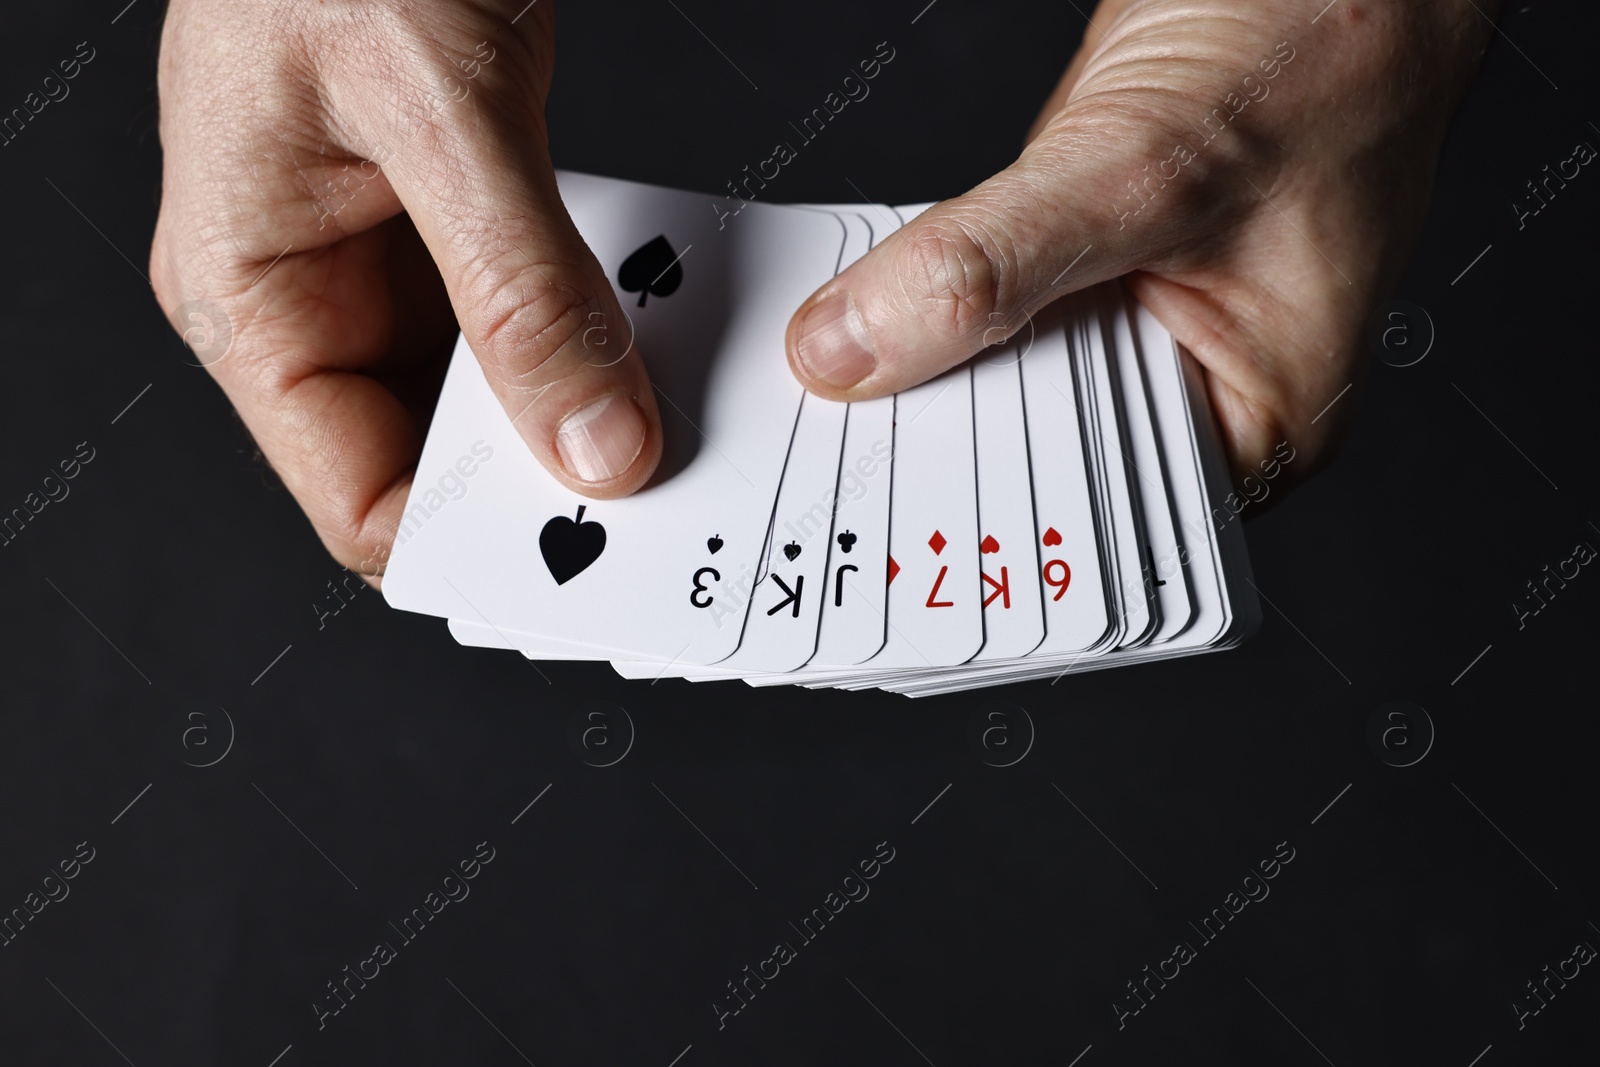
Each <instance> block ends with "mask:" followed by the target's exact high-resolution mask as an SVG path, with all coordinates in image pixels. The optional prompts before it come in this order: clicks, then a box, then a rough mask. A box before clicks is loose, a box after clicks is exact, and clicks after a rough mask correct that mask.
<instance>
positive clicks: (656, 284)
mask: <svg viewBox="0 0 1600 1067" xmlns="http://www.w3.org/2000/svg"><path fill="white" fill-rule="evenodd" d="M678 259H679V256H678V253H676V252H674V251H673V250H672V245H671V244H669V243H668V242H667V238H666V235H665V234H662V235H660V236H657V237H654V238H652V239H651V240H649V241H646V242H645V243H644V244H642V245H640V246H639V247H638V248H637V249H636V250H635V251H634V253H633V255H631V256H629V257H628V258H627V259H625V260H623V261H622V267H621V269H620V270H618V271H617V283H618V284H619V285H621V286H622V288H623V289H624V290H625V291H627V292H630V293H638V294H639V306H640V307H644V302H645V298H646V297H648V296H651V295H655V296H671V295H672V294H673V293H675V292H677V291H678V286H680V285H682V284H683V267H682V266H681V265H680V264H679V263H678Z"/></svg>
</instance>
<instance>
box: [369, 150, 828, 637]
mask: <svg viewBox="0 0 1600 1067" xmlns="http://www.w3.org/2000/svg"><path fill="white" fill-rule="evenodd" d="M559 180H560V184H561V193H562V198H563V200H564V201H565V202H566V204H567V207H568V210H569V211H570V212H571V214H572V217H573V219H574V221H575V222H576V223H577V225H578V229H579V232H580V233H581V234H582V235H583V237H584V239H585V240H586V241H587V242H588V244H589V246H590V247H591V248H592V249H593V250H594V252H595V254H596V256H597V257H598V258H599V260H600V262H601V264H602V265H603V266H604V267H605V269H606V271H607V274H608V276H609V277H610V278H611V279H612V281H613V282H614V283H615V284H616V285H617V287H618V290H619V292H618V296H619V298H620V299H621V303H622V306H623V308H624V309H625V311H626V312H627V314H628V317H629V320H630V327H631V332H632V334H633V339H634V340H635V341H636V343H637V347H638V350H639V351H640V352H641V354H642V355H643V357H644V359H645V361H646V363H647V365H648V367H649V370H650V375H651V380H652V383H653V385H654V386H655V388H656V393H657V401H658V403H659V406H660V410H661V415H662V421H663V427H664V430H665V437H666V446H667V448H666V455H665V456H664V458H663V460H662V464H661V468H660V469H659V470H658V472H657V474H656V476H655V477H654V478H653V479H652V480H651V482H650V484H649V485H647V486H646V487H645V488H644V489H642V490H641V491H639V492H638V493H636V494H634V495H633V496H631V497H628V498H626V499H623V500H614V501H592V500H587V499H585V498H583V497H581V496H579V495H577V494H575V493H572V492H570V491H568V490H566V489H565V488H563V487H562V486H560V485H559V484H558V483H557V482H556V481H555V480H554V479H553V478H551V477H550V476H549V475H548V474H547V473H546V472H545V471H544V470H543V469H542V468H541V467H540V466H539V464H538V463H537V461H536V460H534V458H533V456H532V455H531V454H530V453H529V452H528V450H527V449H526V447H525V446H523V445H522V443H521V440H520V438H519V437H518V435H517V433H516V430H515V427H514V426H513V425H512V423H511V419H510V417H509V416H508V415H507V413H506V412H505V411H504V409H503V408H501V406H500V404H499V402H498V401H497V400H496V399H495V397H494V395H493V394H492V393H491V392H490V390H489V386H488V382H487V381H486V380H485V378H484V376H483V372H482V370H481V369H480V368H479V366H478V363H477V361H476V359H474V358H473V356H472V354H471V352H470V351H469V350H468V349H467V347H466V345H465V344H464V343H462V344H459V345H458V346H457V349H456V353H455V357H454V359H453V360H452V363H451V366H450V370H449V372H448V375H447V377H446V382H445V387H444V391H443V393H442V395H441V397H440V401H439V405H438V408H437V410H436V412H435V415H434V422H433V427H432V429H431V430H430V433H429V436H428V440H427V443H426V444H425V446H424V448H423V456H422V459H421V461H420V463H419V465H418V474H417V480H416V484H415V486H414V487H413V490H412V494H411V498H410V500H408V501H407V507H406V519H407V521H406V523H404V524H403V525H402V528H401V535H400V537H398V538H397V540H396V545H395V548H394V551H393V553H392V554H391V559H390V564H389V571H388V574H387V576H386V578H385V581H384V595H385V597H386V599H388V601H389V602H390V603H391V604H392V605H394V606H396V607H400V608H405V609H407V610H412V611H420V612H424V613H426V614H434V615H441V616H444V617H447V618H448V617H461V618H463V619H467V620H473V619H477V620H481V621H482V622H483V623H485V624H487V625H489V626H490V627H491V628H494V629H497V630H500V631H503V632H505V633H508V634H512V633H517V632H520V633H525V634H534V635H541V636H548V637H554V638H558V639H560V640H564V641H568V642H572V643H574V644H578V645H593V646H597V647H601V648H610V649H616V650H622V651H627V652H631V653H635V654H637V655H639V656H641V657H645V658H659V659H666V660H670V659H674V658H676V659H679V660H680V661H682V662H686V663H712V662H716V661H717V660H720V659H722V658H724V657H726V656H727V655H729V654H730V653H731V652H733V650H734V649H735V648H736V647H737V646H738V643H739V640H740V634H741V632H742V629H743V624H744V619H745V613H746V610H747V608H748V607H749V600H750V591H751V589H752V588H753V586H754V585H755V582H756V580H757V577H758V575H759V568H760V565H761V552H762V549H763V547H764V545H765V543H766V533H767V530H768V528H769V524H770V520H771V517H772V514H773V512H772V509H773V504H774V501H775V499H776V495H777V490H778V486H779V482H780V479H781V475H782V471H783V467H784V463H785V460H786V457H787V455H788V446H789V443H790V440H791V438H792V435H793V432H794V428H795V424H796V415H797V413H798V411H799V408H800V402H801V397H802V390H801V388H800V386H799V383H798V382H797V381H795V379H794V376H793V374H792V373H791V372H790V370H789V366H788V362H787V360H786V359H785V357H784V331H785V328H786V327H787V324H788V320H789V316H790V315H791V314H792V313H793V310H794V308H796V307H798V306H799V304H800V303H801V301H803V300H804V299H805V298H806V297H808V296H809V295H810V294H811V293H812V291H813V290H815V288H816V287H817V286H818V285H820V284H821V283H822V282H824V281H826V280H827V279H828V278H830V277H832V275H833V273H834V270H835V267H836V265H837V263H838V259H839V255H840V250H841V248H842V246H843V240H844V234H843V228H842V225H841V223H840V221H839V220H838V219H837V218H834V217H830V216H828V215H823V214H817V213H812V212H802V211H793V210H785V209H782V208H776V207H772V206H770V205H762V204H752V205H750V206H749V209H748V210H746V211H743V212H742V213H741V215H740V218H739V222H738V225H736V226H730V227H726V228H725V229H722V230H719V229H718V227H717V217H716V215H715V213H714V212H712V211H709V210H707V208H706V203H705V198H704V197H703V196H700V195H697V194H693V193H684V192H678V191H676V190H667V189H658V188H655V187H650V186H640V185H635V184H633V183H628V182H621V181H615V180H611V179H604V178H592V177H588V176H583V175H573V174H562V175H560V176H559ZM775 248H781V249H783V254H782V255H781V256H775V255H773V254H772V250H773V249H775ZM475 445H477V446H479V447H480V452H479V453H478V455H480V456H481V454H482V452H483V451H487V452H488V453H489V454H490V455H492V457H493V462H490V461H487V460H483V461H481V462H479V463H478V464H477V469H476V471H475V477H473V478H472V480H471V482H470V483H464V482H462V479H461V478H459V477H454V478H453V480H452V486H453V485H455V484H464V485H466V486H467V489H468V490H470V491H463V492H461V493H460V494H459V495H458V496H457V495H454V494H452V495H451V496H449V497H447V496H445V495H444V494H443V493H441V491H440V488H439V487H441V486H443V485H444V482H443V481H441V478H442V477H444V476H445V475H446V474H450V473H451V472H453V471H454V470H455V469H456V468H457V460H458V457H462V456H467V457H470V456H472V455H474V452H473V448H474V446H475Z"/></svg>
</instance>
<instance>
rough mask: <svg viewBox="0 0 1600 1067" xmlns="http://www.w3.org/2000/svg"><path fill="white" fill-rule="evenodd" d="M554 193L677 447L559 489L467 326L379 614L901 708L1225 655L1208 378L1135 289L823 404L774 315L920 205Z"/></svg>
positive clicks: (521, 646)
mask: <svg viewBox="0 0 1600 1067" xmlns="http://www.w3.org/2000/svg"><path fill="white" fill-rule="evenodd" d="M560 187H561V194H562V198H563V200H564V201H565V203H566V205H567V208H568V210H569V211H570V212H571V214H572V218H573V220H574V221H575V222H576V223H577V226H578V230H579V232H580V233H581V234H582V235H583V237H584V238H585V240H587V241H588V243H589V246H590V247H591V248H592V249H593V250H594V252H595V254H596V256H598V257H599V260H600V262H601V264H602V266H603V267H604V268H605V269H606V271H607V273H608V275H609V276H610V277H611V279H612V280H613V282H614V283H615V285H616V288H617V290H618V296H619V299H620V302H621V304H622V306H623V308H624V309H626V311H627V313H628V316H629V318H630V320H631V321H630V325H629V328H630V330H631V332H632V334H633V338H636V340H637V344H638V348H639V350H640V351H641V352H642V354H643V356H644V358H645V360H646V362H647V364H648V367H649V371H650V377H651V381H652V383H653V385H654V387H655V389H656V391H657V394H658V400H659V407H660V410H661V416H662V421H663V428H664V431H665V440H666V454H665V455H664V457H663V459H662V462H661V466H660V468H659V469H658V471H657V472H656V474H655V476H654V477H653V478H652V480H651V481H650V483H649V484H648V485H647V486H646V487H645V488H644V489H642V490H641V491H639V492H638V493H636V494H634V495H633V496H630V497H628V498H626V499H622V500H607V501H597V500H589V499H586V498H584V497H582V496H579V495H578V494H576V493H573V492H572V491H570V490H568V489H566V488H565V487H563V486H562V485H561V484H560V483H558V482H557V481H556V480H555V479H554V478H552V477H551V476H550V475H549V474H548V473H546V472H545V470H544V469H543V468H542V467H540V465H539V463H538V461H537V460H535V458H534V457H533V455H532V454H531V453H530V452H529V451H528V449H527V448H526V446H524V445H523V443H522V440H521V438H520V437H519V436H518V434H517V431H516V429H515V428H514V427H513V425H512V423H511V419H510V417H509V416H508V415H507V413H506V412H505V410H504V409H503V408H502V407H501V405H500V403H499V401H498V400H497V399H496V398H495V396H494V394H493V393H492V392H491V391H490V389H489V385H488V382H487V381H486V380H485V378H484V375H483V372H482V371H481V370H480V368H479V365H478V362H477V360H476V359H475V358H474V357H473V354H472V352H471V351H470V350H469V349H468V348H467V346H466V344H465V342H464V341H463V342H461V343H458V345H457V347H456V351H455V355H454V357H453V360H452V362H451V364H450V369H449V372H448V375H447V377H446V379H445V384H444V390H443V393H442V394H441V396H440V397H439V403H438V407H437V410H436V411H435V413H434V417H433V425H432V427H431V429H430V431H429V433H428V439H427V443H426V444H425V446H424V447H423V452H422V458H421V460H420V462H419V464H418V467H417V474H416V480H415V482H414V483H413V485H412V489H411V495H410V498H409V500H408V501H407V503H406V513H405V516H404V519H403V521H402V524H401V527H400V530H399V533H398V535H397V537H396V540H395V544H394V548H393V550H392V552H391V555H390V558H389V563H388V571H387V574H386V576H385V578H384V583H383V592H384V596H385V597H386V598H387V599H388V601H389V603H390V604H391V605H393V606H395V607H397V608H403V609H405V610H408V611H416V612H422V613H424V614H429V615H436V616H440V617H442V618H446V619H449V620H450V631H451V633H452V634H453V635H454V636H455V638H456V639H457V640H458V641H460V642H462V643H463V644H468V645H480V646H486V647H495V648H506V649H515V650H518V651H521V652H522V653H523V654H525V655H526V656H528V657H529V658H532V659H546V660H549V659H569V660H609V661H610V662H611V663H612V665H613V666H614V667H615V669H616V670H617V671H618V672H619V673H621V674H623V675H624V676H627V677H635V678H647V679H655V678H661V677H682V678H688V679H690V680H693V681H710V680H717V679H742V680H744V681H746V682H749V683H750V684H752V685H773V684H798V685H806V686H834V687H841V688H847V689H860V688H882V689H889V690H893V691H895V692H900V693H905V694H907V695H910V696H925V695H932V694H935V693H946V692H953V691H958V690H963V689H972V688H977V687H980V686H989V685H999V684H1003V683H1006V682H1012V681H1022V680H1026V679H1032V678H1041V677H1051V678H1053V677H1057V676H1059V675H1061V674H1063V673H1068V672H1074V671H1086V670H1093V669H1095V668H1099V667H1111V666H1119V665H1121V664H1124V663H1132V662H1137V661H1144V660H1154V659H1166V658H1169V657H1174V656H1182V655H1189V654H1192V653H1196V652H1205V651H1210V650H1212V649H1219V648H1226V647H1230V646H1232V645H1234V644H1237V643H1238V642H1239V641H1241V640H1243V639H1244V638H1245V637H1246V636H1247V635H1248V634H1249V633H1250V632H1251V631H1252V630H1253V629H1254V628H1255V626H1256V625H1257V623H1258V622H1259V621H1260V612H1259V606H1258V603H1257V600H1256V596H1255V590H1254V586H1253V584H1252V583H1251V582H1250V568H1249V560H1248V558H1247V556H1246V553H1245V546H1244V539H1243V533H1242V531H1241V529H1240V524H1239V523H1238V522H1230V521H1228V520H1229V519H1231V518H1232V517H1233V512H1231V511H1230V510H1228V509H1227V508H1225V507H1223V498H1224V497H1225V496H1226V495H1227V494H1228V492H1229V488H1228V473H1227V465H1226V462H1225V459H1224V455H1223V450H1222V446H1221V442H1220V440H1219V438H1218V436H1217V430H1216V427H1215V425H1214V423H1213V420H1212V416H1211V410H1210V406H1209V404H1208V402H1207V399H1206V390H1205V385H1204V378H1203V374H1202V372H1201V370H1200V369H1199V367H1198V365H1197V364H1195V363H1194V361H1193V360H1192V359H1191V358H1190V357H1189V355H1188V354H1187V353H1185V352H1183V351H1182V350H1180V349H1179V348H1178V347H1177V346H1176V345H1175V344H1174V342H1173V339H1172V336H1171V334H1169V333H1168V332H1167V331H1166V330H1165V329H1164V328H1162V326H1161V325H1160V324H1159V323H1158V322H1157V321H1156V320H1155V318H1154V317H1153V316H1152V315H1151V314H1149V313H1148V312H1147V311H1145V310H1144V309H1143V308H1141V307H1139V306H1138V305H1137V304H1136V303H1134V302H1133V301H1131V300H1130V298H1129V297H1128V296H1127V295H1126V294H1125V293H1124V292H1123V291H1122V289H1121V288H1120V287H1118V286H1116V285H1114V284H1113V285H1105V286H1099V287H1097V288H1095V289H1093V290H1089V291H1085V292H1082V293H1078V294H1074V295H1073V296H1070V297H1068V298H1066V299H1064V300H1062V301H1059V302H1057V303H1056V304H1054V305H1052V306H1051V307H1049V308H1047V309H1046V310H1045V311H1044V312H1042V313H1040V314H1038V315H1036V316H1034V318H1033V321H1032V322H1031V323H1029V324H1028V325H1026V326H1024V327H1023V328H1022V329H1021V330H1020V331H1019V332H1018V333H1017V334H1016V335H1014V336H1013V337H1012V338H1011V339H1010V341H1009V342H1008V343H1007V344H1005V345H1003V346H996V347H993V348H991V349H988V350H986V351H985V352H983V353H981V354H980V355H979V356H977V357H975V358H974V359H973V360H971V361H969V362H968V363H966V364H963V365H962V366H959V367H956V368H954V369H952V370H950V371H948V372H947V373H945V374H943V375H940V376H939V377H938V378H935V379H933V380H932V381H929V382H926V383H924V384H922V385H919V386H916V387H915V388H912V389H908V390H906V391H904V392H902V393H900V394H898V395H896V396H892V397H884V398H882V399H878V400H870V401H866V402H862V403H854V404H841V403H835V402H831V401H827V400H822V399H820V398H818V397H816V396H812V395H809V394H807V393H805V392H804V390H803V389H802V388H801V387H800V385H799V383H798V382H797V381H796V380H795V378H794V377H793V375H792V374H791V372H790V370H789V365H788V362H787V360H786V358H785V355H784V335H785V330H786V327H787V325H788V322H789V318H790V316H791V315H792V314H793V313H794V311H795V310H796V309H797V308H798V307H799V306H800V304H801V303H802V302H803V301H804V300H805V299H806V298H807V297H808V296H810V295H811V293H812V292H813V291H814V290H815V289H816V288H817V287H818V286H820V285H821V284H823V283H824V282H826V281H827V280H828V279H829V278H830V277H832V276H833V275H834V274H836V273H837V272H838V271H840V270H841V269H843V268H844V267H845V266H847V265H849V264H850V263H851V262H852V261H854V260H855V259H856V258H857V257H859V256H861V255H862V254H864V253H865V252H866V251H867V250H868V249H869V248H871V247H872V245H873V242H874V241H877V240H882V239H883V238H884V237H885V236H886V235H887V234H888V233H889V232H891V231H892V230H893V229H895V228H897V227H898V226H900V225H901V224H902V223H903V222H904V221H906V220H909V219H910V218H912V217H914V216H915V215H916V214H917V213H918V212H919V211H920V210H921V208H920V207H911V208H899V209H895V208H890V207H887V206H872V205H867V204H863V205H860V206H859V207H857V206H848V205H832V206H827V207H822V206H807V207H801V206H785V205H770V204H761V203H747V204H742V205H739V206H738V211H737V213H735V212H734V211H733V208H734V206H735V205H734V204H731V203H724V202H722V201H716V200H709V199H708V198H707V197H705V196H703V195H699V194H695V193H687V192H681V191H678V190H672V189H662V188H657V187H654V186H647V185H640V184H636V183H632V182H624V181H617V180H613V179H607V178H596V177H590V176H587V175H578V174H562V175H560ZM635 296H637V299H635Z"/></svg>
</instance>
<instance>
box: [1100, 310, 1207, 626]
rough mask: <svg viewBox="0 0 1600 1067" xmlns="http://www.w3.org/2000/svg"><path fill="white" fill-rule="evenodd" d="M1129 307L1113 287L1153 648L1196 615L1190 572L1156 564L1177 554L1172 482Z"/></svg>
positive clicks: (1116, 353)
mask: <svg viewBox="0 0 1600 1067" xmlns="http://www.w3.org/2000/svg"><path fill="white" fill-rule="evenodd" d="M1133 308H1134V304H1133V300H1132V298H1131V297H1129V296H1128V295H1127V294H1126V293H1124V292H1122V291H1121V287H1120V286H1118V287H1116V299H1115V301H1114V303H1113V304H1112V340H1113V344H1112V346H1111V352H1112V359H1113V360H1114V362H1115V366H1116V370H1117V378H1118V381H1119V383H1120V385H1121V400H1122V410H1123V414H1124V417H1125V422H1124V425H1125V426H1126V427H1127V431H1128V465H1129V467H1130V469H1131V470H1132V471H1133V473H1134V476H1135V488H1136V489H1137V490H1138V494H1139V501H1140V513H1141V515H1142V516H1143V518H1144V523H1145V568H1144V570H1145V581H1146V582H1147V583H1148V585H1149V587H1150V589H1151V592H1152V593H1153V595H1154V596H1155V598H1156V602H1157V605H1158V607H1159V610H1158V611H1157V613H1156V614H1157V616H1158V618H1159V619H1160V624H1159V626H1158V627H1156V628H1155V629H1153V630H1152V631H1151V633H1150V643H1151V644H1157V643H1159V642H1162V641H1169V640H1171V639H1172V638H1174V637H1176V636H1177V635H1178V634H1179V633H1181V632H1182V631H1183V629H1184V628H1185V627H1187V626H1188V625H1189V622H1190V620H1191V619H1192V618H1193V617H1194V605H1193V602H1192V599H1191V597H1190V593H1189V585H1188V573H1187V572H1186V571H1185V570H1184V569H1183V568H1182V567H1177V566H1171V565H1169V566H1168V567H1167V568H1165V569H1163V568H1161V567H1159V566H1157V561H1158V560H1172V559H1173V558H1174V557H1175V556H1176V554H1177V548H1178V530H1177V522H1176V520H1175V519H1174V517H1173V506H1172V498H1171V491H1172V479H1171V478H1170V477H1169V476H1168V471H1167V464H1166V460H1165V458H1164V457H1163V455H1162V448H1161V439H1160V435H1159V433H1158V432H1157V430H1156V426H1155V419H1154V417H1153V413H1152V410H1151V405H1150V399H1149V393H1148V391H1147V390H1146V387H1145V373H1144V360H1143V359H1142V358H1141V353H1140V346H1139V338H1138V336H1137V335H1136V334H1135V332H1134V329H1133V321H1132V318H1131V312H1132V310H1133Z"/></svg>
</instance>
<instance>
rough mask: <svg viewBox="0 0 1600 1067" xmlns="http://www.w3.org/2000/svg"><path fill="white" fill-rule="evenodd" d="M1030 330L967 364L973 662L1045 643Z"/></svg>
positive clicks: (1026, 650) (1018, 653) (1012, 654)
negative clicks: (1024, 369)
mask: <svg viewBox="0 0 1600 1067" xmlns="http://www.w3.org/2000/svg"><path fill="white" fill-rule="evenodd" d="M1032 341H1033V337H1032V336H1031V331H1030V330H1028V329H1026V328H1025V329H1024V332H1023V334H1022V336H1021V337H1019V338H1016V339H1014V340H1013V342H1012V343H1011V344H1008V345H1006V346H1004V347H1003V348H1000V349H998V350H991V351H990V352H988V353H987V354H985V355H983V356H982V357H980V358H978V359H975V360H973V361H972V412H973V426H974V428H975V434H974V437H975V440H976V442H977V462H978V526H979V533H980V534H981V536H980V538H979V540H978V573H979V578H980V580H981V582H982V590H983V600H982V608H983V648H982V650H981V651H980V652H979V653H978V655H977V657H976V659H977V661H983V660H993V659H1007V658H1011V657H1015V656H1025V655H1027V654H1028V653H1029V652H1032V651H1033V650H1034V649H1035V648H1036V647H1038V645H1039V642H1041V641H1042V640H1044V599H1043V596H1042V595H1041V592H1040V586H1041V580H1040V574H1039V568H1040V566H1041V562H1040V559H1039V552H1038V550H1039V548H1040V547H1041V546H1040V545H1039V542H1038V539H1037V538H1036V537H1035V536H1034V514H1033V485H1032V481H1033V478H1032V472H1031V470H1030V467H1029V463H1028V426H1027V415H1026V413H1025V411H1024V409H1023V404H1022V373H1021V369H1020V363H1021V361H1022V359H1023V358H1024V355H1025V346H1031V343H1032Z"/></svg>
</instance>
